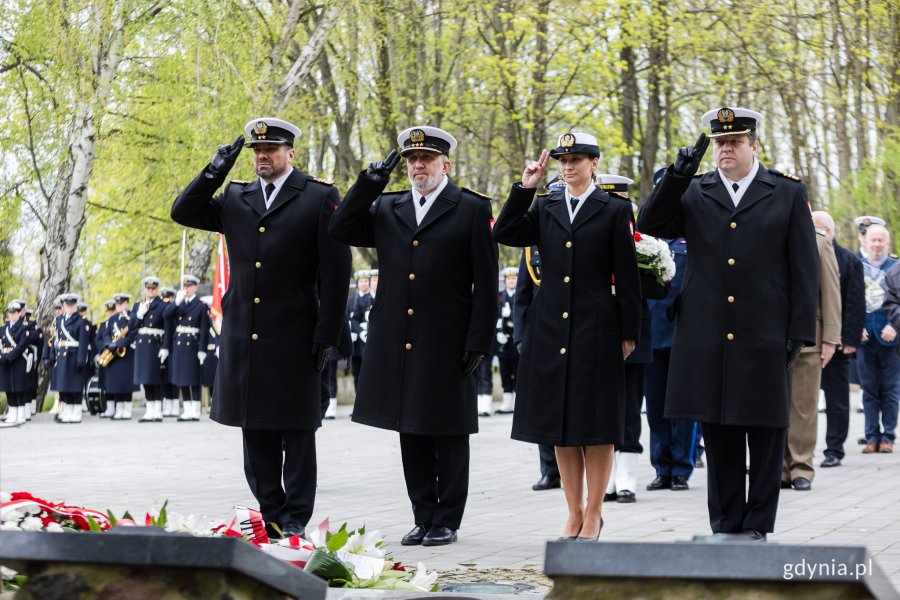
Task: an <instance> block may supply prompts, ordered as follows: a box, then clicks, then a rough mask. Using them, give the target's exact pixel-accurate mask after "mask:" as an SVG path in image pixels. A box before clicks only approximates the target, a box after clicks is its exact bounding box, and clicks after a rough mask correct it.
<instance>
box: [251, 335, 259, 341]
mask: <svg viewBox="0 0 900 600" xmlns="http://www.w3.org/2000/svg"><path fill="white" fill-rule="evenodd" d="M250 337H251V338H252V339H254V340H258V339H259V336H258V335H256V334H255V333H254V334H253V335H251V336H250Z"/></svg>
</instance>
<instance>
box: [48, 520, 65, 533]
mask: <svg viewBox="0 0 900 600" xmlns="http://www.w3.org/2000/svg"><path fill="white" fill-rule="evenodd" d="M47 531H49V532H50V533H62V532H63V531H64V530H63V528H62V525H60V524H59V523H57V522H56V521H53V522H52V523H47Z"/></svg>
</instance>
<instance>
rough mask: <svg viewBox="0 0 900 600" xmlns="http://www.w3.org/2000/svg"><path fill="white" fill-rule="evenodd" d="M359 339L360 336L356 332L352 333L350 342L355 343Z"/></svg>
mask: <svg viewBox="0 0 900 600" xmlns="http://www.w3.org/2000/svg"><path fill="white" fill-rule="evenodd" d="M358 338H359V334H358V333H356V332H355V331H351V332H350V341H353V342H355V341H356V340H357V339H358Z"/></svg>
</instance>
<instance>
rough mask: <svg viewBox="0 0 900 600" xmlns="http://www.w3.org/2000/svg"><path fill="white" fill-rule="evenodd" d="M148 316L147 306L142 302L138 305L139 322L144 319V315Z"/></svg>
mask: <svg viewBox="0 0 900 600" xmlns="http://www.w3.org/2000/svg"><path fill="white" fill-rule="evenodd" d="M146 314H147V304H146V303H144V302H141V303H140V304H138V309H137V318H138V321H140V320H141V319H143V318H144V315H146Z"/></svg>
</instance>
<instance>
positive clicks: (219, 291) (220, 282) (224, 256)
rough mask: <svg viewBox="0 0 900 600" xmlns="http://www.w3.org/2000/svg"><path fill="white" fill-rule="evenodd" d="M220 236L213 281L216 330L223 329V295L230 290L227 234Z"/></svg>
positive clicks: (211, 309) (213, 316)
mask: <svg viewBox="0 0 900 600" xmlns="http://www.w3.org/2000/svg"><path fill="white" fill-rule="evenodd" d="M216 235H218V236H219V249H218V252H217V253H216V278H215V281H214V282H213V294H212V296H213V299H212V306H211V307H210V312H211V313H212V318H213V323H214V325H215V328H216V331H221V330H222V296H224V295H225V292H226V291H227V290H228V280H229V276H228V251H227V249H226V246H225V236H224V235H222V234H221V233H219V234H216Z"/></svg>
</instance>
